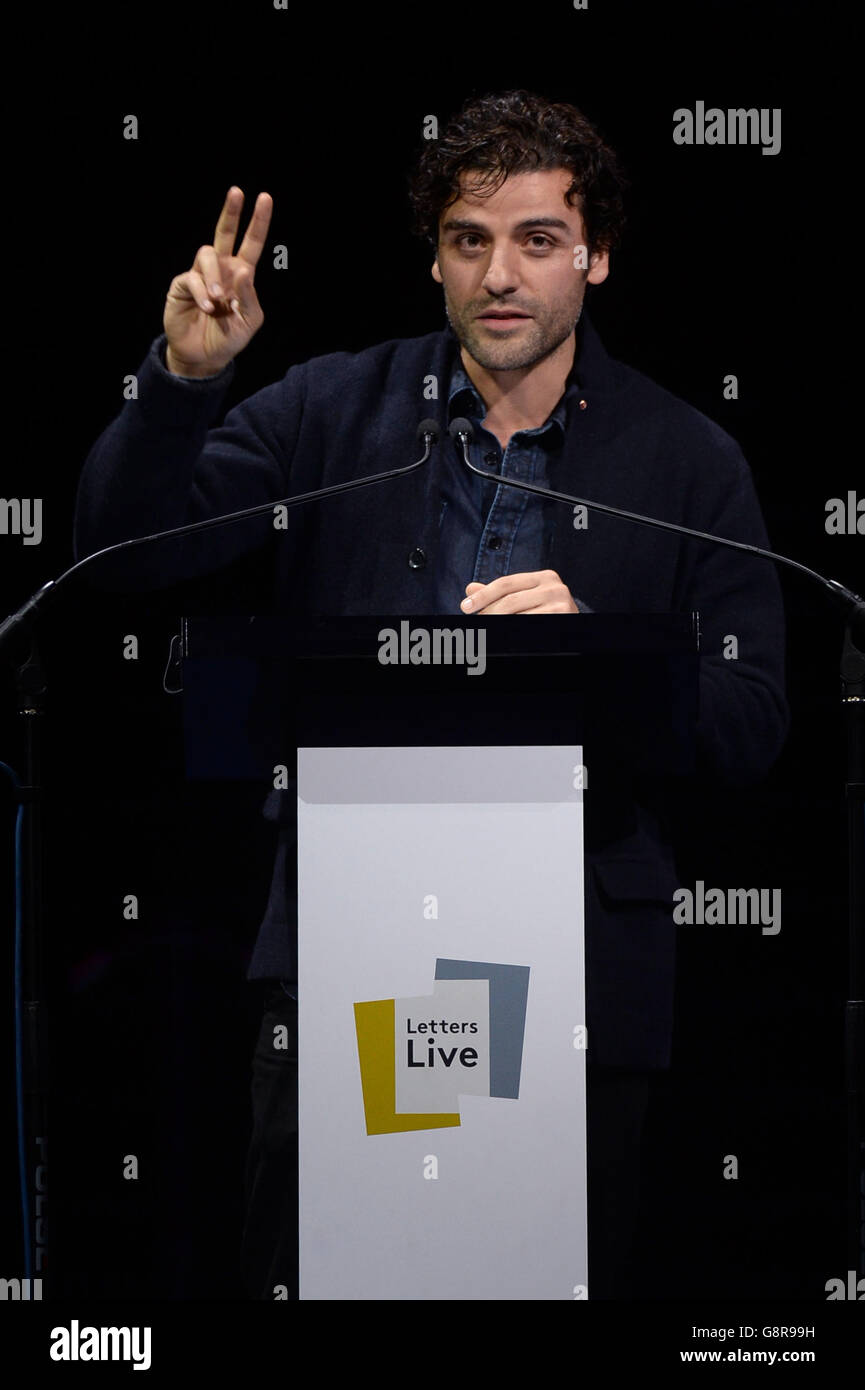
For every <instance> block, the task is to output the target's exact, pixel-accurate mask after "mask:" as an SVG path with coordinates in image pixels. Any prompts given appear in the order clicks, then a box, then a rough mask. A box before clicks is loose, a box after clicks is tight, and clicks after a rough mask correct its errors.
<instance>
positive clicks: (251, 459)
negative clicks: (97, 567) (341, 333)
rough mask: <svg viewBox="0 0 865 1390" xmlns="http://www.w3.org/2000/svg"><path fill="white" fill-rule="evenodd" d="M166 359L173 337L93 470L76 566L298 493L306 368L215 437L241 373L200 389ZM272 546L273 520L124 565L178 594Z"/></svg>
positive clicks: (142, 551) (77, 527)
mask: <svg viewBox="0 0 865 1390" xmlns="http://www.w3.org/2000/svg"><path fill="white" fill-rule="evenodd" d="M164 350H165V338H164V337H160V338H157V339H156V341H155V342H154V343H153V345H152V347H151V349H150V352H149V354H148V356H147V358H146V359H145V361H144V362H143V363H142V365H141V368H140V370H139V373H138V394H137V399H135V400H128V401H127V402H126V403H125V404H124V407H123V410H122V411H121V413H120V414H119V415H118V416H117V418H116V419H115V420H114V421H113V422H112V424H110V425H109V426H108V428H107V429H106V430H105V431H104V432H103V434H102V435H101V436H100V438H99V439H98V440H97V442H96V444H95V445H94V447H93V449H92V450H91V452H90V454H89V456H88V458H87V460H86V462H85V465H84V469H83V471H82V474H81V478H80V481H79V485H78V492H77V497H76V505H75V518H74V530H73V547H74V554H75V558H76V560H79V559H82V558H83V557H84V556H85V555H90V554H92V553H93V552H94V551H96V550H100V549H102V548H104V547H105V546H109V545H113V544H115V543H116V542H118V541H123V540H129V539H131V538H133V537H138V536H145V535H150V534H152V533H154V532H156V531H163V530H169V529H171V528H173V527H177V526H183V525H185V524H186V523H188V522H192V521H199V520H203V519H204V518H206V517H210V516H217V515H219V514H220V513H222V512H230V511H239V510H242V509H243V508H245V507H254V506H257V505H259V504H264V503H267V502H274V503H275V502H277V501H279V499H280V498H282V497H284V496H286V495H287V494H288V493H289V491H290V486H289V474H290V465H291V456H292V453H293V448H294V443H295V441H296V439H297V433H298V430H299V427H300V419H301V415H302V411H303V398H304V385H305V368H304V367H303V366H299V367H292V368H291V369H290V370H289V371H288V373H287V374H286V376H285V377H284V379H283V380H282V381H281V382H278V383H276V384H274V385H273V386H268V387H266V388H265V389H264V390H263V391H259V392H257V393H256V394H255V395H253V396H251V397H249V399H247V400H245V401H243V402H242V403H241V404H240V405H238V406H236V407H235V408H234V409H233V410H231V411H230V412H229V413H228V415H227V416H226V418H225V421H224V423H223V424H222V425H219V426H215V421H216V420H217V418H218V416H219V414H220V412H221V409H222V407H223V404H224V401H225V394H226V390H227V388H228V386H229V385H230V384H231V381H232V379H233V376H234V364H233V363H230V364H229V366H228V367H226V368H225V369H224V370H223V371H222V372H220V373H218V375H216V376H213V377H208V378H205V379H201V380H198V379H194V380H193V379H190V378H185V377H176V376H174V375H172V373H170V372H169V371H168V369H167V368H166V367H165V365H164ZM272 536H273V520H272V517H270V516H268V514H267V513H265V514H264V515H263V516H261V517H258V518H255V519H254V520H252V521H250V522H245V523H242V524H236V525H234V526H222V527H215V528H213V529H212V530H208V531H205V532H203V533H201V534H200V535H198V536H195V537H183V538H179V539H178V540H175V541H165V542H161V543H159V544H157V545H155V546H147V547H140V548H139V547H136V548H135V549H133V550H132V551H131V552H130V558H128V559H127V560H126V562H125V563H126V564H127V566H129V568H130V571H131V572H134V573H135V575H136V577H137V579H138V580H139V581H141V580H143V581H144V582H145V583H146V582H151V581H152V582H158V583H170V582H174V581H175V580H179V579H183V578H186V577H189V576H190V575H194V574H198V573H200V572H202V571H207V570H209V569H215V568H219V567H220V566H222V565H226V564H229V563H230V562H231V561H232V560H234V559H236V558H238V557H239V556H240V555H242V554H245V553H246V552H248V551H249V550H251V549H253V548H255V547H257V546H259V545H262V544H264V543H266V542H267V541H268V540H269V539H270V538H272ZM131 557H134V559H132V558H131Z"/></svg>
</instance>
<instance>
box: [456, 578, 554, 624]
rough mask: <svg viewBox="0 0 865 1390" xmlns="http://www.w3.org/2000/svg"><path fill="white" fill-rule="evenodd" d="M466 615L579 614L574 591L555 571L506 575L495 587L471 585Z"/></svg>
mask: <svg viewBox="0 0 865 1390" xmlns="http://www.w3.org/2000/svg"><path fill="white" fill-rule="evenodd" d="M466 595H467V597H466V598H464V599H463V601H462V603H461V604H460V608H461V609H462V611H463V612H464V613H485V614H486V613H579V611H580V610H579V608H578V607H577V605H576V604H575V603H574V597H573V594H572V593H571V591H570V589H569V588H568V587H567V585H566V584H565V583H564V581H563V580H561V579H560V578H559V576H558V575H557V574H556V572H555V570H536V571H535V573H533V574H503V575H502V576H501V578H500V579H494V580H493V581H492V583H491V584H467V585H466Z"/></svg>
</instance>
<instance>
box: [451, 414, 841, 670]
mask: <svg viewBox="0 0 865 1390" xmlns="http://www.w3.org/2000/svg"><path fill="white" fill-rule="evenodd" d="M448 434H449V435H450V437H451V439H452V440H453V441H454V443H455V444H456V445H457V447H458V448H459V449H461V451H462V457H463V462H464V463H465V465H466V467H467V468H468V469H469V470H470V471H471V472H472V473H476V474H477V476H478V477H479V478H488V479H489V480H490V482H493V483H501V484H502V485H503V486H504V487H515V488H519V490H520V491H521V492H531V493H534V494H535V496H536V497H547V498H550V499H552V501H554V502H563V503H565V504H566V505H567V506H569V507H585V508H587V510H588V511H594V512H603V513H605V514H606V515H607V516H617V517H621V518H622V520H624V521H634V522H636V523H637V524H638V525H640V526H653V527H655V528H656V529H657V530H659V531H675V532H676V533H677V534H678V535H680V536H688V537H690V538H692V539H694V540H698V541H708V542H709V543H710V544H711V545H720V546H726V547H727V548H728V549H729V550H742V551H744V552H745V553H746V554H748V555H759V556H760V558H761V559H764V560H773V561H774V562H775V563H776V564H781V565H789V566H790V568H791V569H794V570H798V571H799V573H800V574H806V575H808V577H809V579H816V580H817V582H818V583H819V584H822V586H823V588H824V589H826V590H828V592H829V593H830V594H831V595H832V598H833V600H835V602H836V603H838V602H840V603H841V604H842V605H843V607H844V608H845V610H846V617H847V621H848V623H849V624H850V632H851V634H852V637H853V640H854V642H855V643H856V645H857V646H858V647H860V648H861V649H865V599H863V598H861V597H860V595H859V594H855V593H853V591H852V589H848V588H846V587H845V585H843V584H839V582H838V580H837V579H827V578H826V576H825V575H822V574H818V573H817V571H816V570H812V569H809V567H808V566H807V565H803V564H800V562H799V561H798V560H791V559H790V557H789V556H788V555H779V554H777V553H776V551H774V550H765V549H763V547H762V546H759V545H749V544H748V543H747V542H746V541H734V540H731V539H730V537H729V536H715V535H713V534H712V533H711V532H709V531H695V530H694V529H693V527H691V526H680V525H679V524H678V523H677V522H675V521H661V520H660V519H659V518H658V517H654V516H643V515H641V513H639V512H626V511H625V510H624V509H623V508H622V507H611V506H609V505H608V504H607V503H605V502H590V501H589V499H588V498H586V497H571V496H570V494H569V493H567V492H555V491H553V489H552V488H545V487H539V486H538V484H537V483H524V482H520V481H517V479H516V478H505V477H503V476H502V475H501V474H500V473H486V472H485V471H484V470H483V469H482V468H477V467H475V465H474V464H473V463H472V461H471V459H470V458H469V444H471V442H472V440H473V439H474V437H475V430H474V426H473V424H472V422H471V420H466V419H465V417H464V416H462V415H458V416H457V417H456V418H455V419H453V420H451V422H450V425H449V426H448Z"/></svg>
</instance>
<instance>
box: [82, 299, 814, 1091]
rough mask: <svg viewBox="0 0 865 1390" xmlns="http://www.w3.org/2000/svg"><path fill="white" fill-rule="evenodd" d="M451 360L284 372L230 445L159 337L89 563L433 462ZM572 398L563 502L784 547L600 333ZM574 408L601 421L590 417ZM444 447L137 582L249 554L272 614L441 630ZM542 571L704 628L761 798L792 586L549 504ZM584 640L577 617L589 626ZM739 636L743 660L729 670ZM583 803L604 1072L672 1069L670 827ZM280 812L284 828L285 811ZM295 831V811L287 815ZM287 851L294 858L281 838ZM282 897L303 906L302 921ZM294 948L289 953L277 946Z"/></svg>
mask: <svg viewBox="0 0 865 1390" xmlns="http://www.w3.org/2000/svg"><path fill="white" fill-rule="evenodd" d="M458 346H459V345H458V343H457V340H456V338H455V337H454V335H453V333H452V332H451V330H450V329H449V328H448V329H445V330H443V331H441V332H437V333H430V334H427V335H426V336H424V337H421V338H414V339H407V340H402V339H400V340H394V341H391V342H386V343H382V344H379V345H377V346H375V347H372V348H368V349H366V350H365V351H363V352H360V353H356V354H349V353H345V352H338V353H332V354H328V355H327V356H323V357H318V358H314V359H312V360H311V361H309V362H305V363H302V364H299V365H297V366H294V367H291V368H290V369H289V371H288V372H287V373H286V375H285V377H284V378H283V379H282V380H281V381H280V382H277V383H275V384H274V385H272V386H268V387H266V388H265V389H264V390H262V391H259V392H257V393H256V394H255V395H253V396H252V397H250V398H249V399H248V400H246V401H244V402H242V403H241V404H240V405H238V406H236V407H235V408H234V409H233V410H231V411H230V412H229V413H228V415H227V416H226V418H225V421H224V423H223V424H222V425H220V426H218V427H215V428H214V426H215V423H216V420H217V418H218V416H219V413H220V408H221V406H222V403H223V399H224V394H225V387H226V386H227V385H228V383H229V382H230V380H231V377H232V373H233V368H232V367H231V366H229V367H228V368H226V370H225V371H224V372H222V373H220V374H219V376H217V377H212V378H209V379H206V380H203V381H197V380H196V381H193V380H182V379H179V378H176V377H173V376H172V375H171V374H170V373H169V372H168V371H167V370H166V369H165V367H164V364H163V353H164V339H157V340H156V342H155V343H154V344H153V346H152V348H151V351H150V354H149V356H148V358H147V359H146V361H145V362H144V363H143V364H142V367H141V369H140V371H139V374H138V398H137V400H135V401H128V402H127V403H126V404H125V406H124V408H123V411H122V412H121V414H120V416H119V417H118V418H117V419H116V420H115V421H114V422H113V423H112V424H111V425H110V426H109V427H108V429H107V430H106V431H105V432H104V434H103V435H102V436H101V437H100V439H99V440H98V441H97V443H96V445H95V446H94V448H93V450H92V452H91V454H90V456H89V457H88V459H87V462H86V464H85V467H84V470H83V474H82V477H81V481H80V485H79V492H78V500H77V507H76V516H75V536H74V542H75V553H76V558H80V557H82V556H83V555H86V554H89V553H90V552H91V551H93V550H96V549H99V548H101V547H103V546H106V545H110V544H111V543H112V542H114V541H118V540H123V539H127V538H129V537H132V536H136V535H144V534H147V533H150V532H154V531H157V530H162V529H168V528H170V527H173V526H179V525H181V524H183V523H184V522H186V521H193V520H196V519H198V518H202V517H206V516H210V515H215V514H218V513H220V512H226V511H232V510H236V509H241V508H243V507H249V506H254V505H256V504H257V503H265V502H274V501H277V500H278V499H279V498H280V497H283V496H287V495H289V494H290V493H299V492H307V491H311V490H313V489H315V488H319V487H326V486H328V485H330V484H332V483H336V482H339V481H342V480H344V479H346V478H350V477H354V476H362V475H364V474H371V473H376V472H381V471H383V470H385V469H389V468H397V467H400V466H404V465H405V464H406V463H409V462H411V461H412V460H413V459H415V458H417V457H418V444H417V439H416V432H417V426H418V422H419V421H420V420H421V419H422V418H424V417H425V416H429V415H440V416H441V419H442V423H443V424H446V420H445V418H444V408H445V402H444V400H441V401H439V400H438V398H437V393H438V396H441V397H444V396H445V395H446V385H447V382H448V380H449V377H450V366H451V363H452V361H453V354H454V353H455V352H456V351H458ZM573 382H577V383H578V386H579V390H578V391H576V392H575V391H570V390H569V391H568V393H567V397H568V413H567V426H566V434H565V442H564V446H563V448H562V450H561V452H560V453H559V454H558V455H557V456H556V457H555V458H554V459H552V460H551V464H550V469H549V484H550V486H551V487H552V488H554V489H557V490H559V491H563V492H568V493H571V494H575V495H577V496H583V497H587V498H590V499H593V500H596V501H598V502H605V503H609V504H611V505H613V506H619V507H623V508H625V509H627V510H631V511H637V512H647V513H649V514H652V515H655V516H658V517H661V518H663V519H666V520H670V521H673V522H678V523H680V524H683V525H686V526H691V527H694V528H696V529H698V530H702V531H713V532H715V533H717V534H719V535H723V536H729V537H732V538H733V539H737V540H745V541H749V542H752V543H754V544H757V545H763V546H765V545H767V544H768V541H767V537H766V533H765V528H764V525H763V520H762V517H761V514H760V508H759V504H758V502H757V498H756V495H755V492H754V487H753V483H752V480H751V475H750V470H749V468H748V466H747V464H746V462H745V460H744V458H743V456H742V453H741V451H740V449H739V447H738V446H737V444H736V443H735V441H734V440H733V439H731V438H730V436H729V435H727V434H726V433H725V432H724V431H723V430H722V429H721V428H720V427H719V426H718V425H716V424H714V423H713V422H712V421H711V420H709V419H707V418H706V417H705V416H703V415H701V414H700V413H699V412H698V411H696V410H694V409H693V408H692V407H690V406H688V405H687V404H685V403H684V402H682V401H680V400H678V399H677V398H676V397H674V396H673V395H671V394H670V393H669V392H667V391H665V390H663V389H662V388H661V387H659V386H657V385H656V384H654V383H653V382H652V381H650V380H649V379H648V378H647V377H645V376H643V375H642V374H641V373H639V372H637V371H634V370H633V369H631V368H629V367H626V366H624V365H623V364H621V363H619V362H616V361H614V360H613V359H611V358H610V357H609V356H608V355H607V353H606V352H605V350H604V348H603V346H602V344H601V342H600V340H599V338H598V336H597V333H596V332H595V330H594V328H593V327H592V325H591V323H590V321H589V320H588V318H587V317H586V315H585V314H584V316H583V319H582V321H581V324H580V326H579V327H578V330H577V353H576V357H575V362H574V369H573V372H572V375H571V379H570V382H569V385H571V384H573ZM580 401H583V402H585V405H584V406H583V407H581V406H580ZM457 466H458V463H457V460H456V456H455V454H454V453H453V446H452V445H451V443H450V441H449V440H446V441H445V442H444V444H443V445H442V446H440V447H439V448H437V449H435V450H434V452H433V456H432V460H431V462H430V464H428V465H427V467H426V468H424V469H421V470H418V471H417V472H416V473H413V474H410V475H409V476H408V477H407V478H402V479H399V480H397V481H395V482H393V483H389V484H387V485H386V487H387V490H388V496H387V498H386V499H385V498H384V496H383V492H382V488H380V487H377V488H369V489H360V490H358V491H357V492H352V493H350V494H348V495H347V496H346V497H337V498H333V499H329V500H328V501H327V502H325V503H315V504H312V505H311V506H306V507H299V508H296V509H293V510H291V511H290V512H289V513H288V530H287V531H275V530H274V527H273V525H272V518H270V517H268V516H267V515H265V516H264V517H263V518H260V519H256V520H255V521H253V522H250V523H244V525H243V526H241V527H233V528H225V529H222V528H220V529H218V530H215V531H211V532H206V533H204V534H203V535H202V536H200V537H196V538H187V539H185V540H183V541H182V542H181V543H179V544H178V543H176V542H171V543H166V544H164V545H159V546H157V547H154V548H152V549H150V550H149V551H144V550H142V551H141V552H139V554H138V555H137V556H136V560H135V563H136V566H137V569H138V573H139V575H140V583H141V584H142V585H147V584H158V583H163V584H164V583H168V582H176V581H177V580H180V579H182V578H186V577H189V576H192V575H197V574H200V573H202V572H206V571H207V570H208V569H211V568H216V567H218V566H221V565H224V564H227V563H229V562H230V561H232V560H234V559H236V558H238V557H239V556H240V555H241V554H244V553H246V552H247V551H249V550H250V549H251V548H252V547H256V546H261V545H266V546H270V547H272V551H273V565H272V573H273V584H274V594H273V598H274V608H275V610H276V611H280V610H281V611H285V612H301V613H309V614H349V615H351V614H358V615H363V614H382V613H393V614H398V613H405V614H430V613H434V612H435V611H436V609H435V606H434V592H435V587H434V576H435V562H436V545H437V536H438V524H439V517H440V511H441V507H440V489H441V478H442V476H443V474H442V470H443V469H448V468H454V467H457ZM546 551H547V554H546V567H548V568H550V569H553V570H556V571H557V572H558V574H559V575H560V576H561V577H562V579H563V580H564V581H565V583H566V584H567V585H568V587H569V588H570V590H571V592H572V593H573V594H578V595H579V596H580V599H581V600H584V601H585V603H586V604H587V605H588V607H589V608H591V609H592V610H594V611H595V612H598V613H603V612H638V613H639V612H646V613H667V612H690V611H692V610H698V611H699V612H700V615H701V627H702V656H701V669H700V714H699V722H698V740H699V755H700V762H701V766H702V768H703V769H704V770H705V771H707V772H708V773H710V774H711V775H712V776H714V777H717V778H718V779H720V780H721V781H723V782H725V783H727V784H731V785H746V784H747V783H749V782H752V781H754V780H755V779H757V778H759V777H760V776H761V775H762V774H763V773H764V772H765V771H766V770H767V768H768V767H769V766H770V765H771V763H772V762H773V761H774V759H775V758H776V757H777V755H778V752H779V751H780V748H781V746H782V744H783V740H784V737H785V734H786V729H787V721H788V714H787V707H786V701H785V696H784V673H783V667H784V629H783V610H782V605H781V597H780V588H779V584H778V581H777V577H776V575H775V572H774V568H773V566H772V565H771V564H770V563H769V562H767V561H764V560H758V559H754V558H749V557H748V556H746V555H743V554H737V553H736V552H733V551H727V550H724V549H721V548H719V547H712V546H709V545H708V544H706V543H704V542H699V541H690V540H686V539H684V538H682V537H678V536H676V535H674V534H672V533H665V532H660V531H655V530H650V529H649V528H647V527H641V526H636V525H634V524H632V523H627V522H623V521H619V520H616V519H615V518H612V517H606V516H603V515H600V514H599V513H592V514H590V517H589V523H588V526H587V528H586V529H584V530H575V529H574V526H573V518H572V515H571V513H570V510H569V508H567V507H565V506H559V507H554V508H553V518H552V525H550V526H548V527H547V535H546ZM574 621H575V622H578V621H579V617H578V616H576V615H575V617H574ZM731 635H732V636H735V638H736V639H737V643H738V659H736V660H729V659H726V658H725V657H724V655H723V651H724V640H725V638H727V637H728V636H731ZM590 805H591V798H589V797H588V796H587V801H586V855H587V860H588V862H589V865H590V867H591V871H590V872H588V873H587V875H586V884H587V890H586V892H587V897H586V972H587V995H588V1025H589V1053H590V1055H591V1058H592V1060H593V1061H594V1062H595V1063H600V1064H604V1065H614V1066H630V1067H647V1068H655V1067H664V1066H666V1065H668V1063H669V1056H670V1041H671V1035H672V990H673V969H674V942H675V928H674V926H673V923H672V894H673V891H674V889H675V887H676V886H677V884H678V878H677V875H676V871H675V867H674V861H673V853H672V847H671V846H670V844H669V843H668V842H667V840H666V837H665V834H664V831H663V829H662V820H661V818H660V817H659V815H658V811H657V808H655V807H653V806H652V805H650V804H646V802H645V800H641V799H640V798H639V797H638V796H636V795H635V796H634V797H633V798H620V799H619V801H618V803H617V804H615V805H610V804H608V805H606V806H603V807H602V806H601V805H600V804H597V807H596V812H595V813H594V815H592V813H591V812H590ZM273 813H274V812H273V808H272V807H271V814H273ZM280 818H283V819H285V820H286V822H287V821H289V820H290V819H291V814H290V812H289V813H288V814H286V815H281V817H280ZM280 845H281V855H282V856H283V859H285V861H286V862H287V857H290V844H289V843H287V839H286V836H285V835H283V837H282V839H281V841H280ZM285 878H286V866H285V862H282V863H281V862H279V861H278V863H277V869H276V873H275V876H274V887H273V890H272V893H271V901H270V904H269V907H268V912H267V915H266V918H265V922H264V923H263V926H262V933H261V935H260V940H259V947H258V949H257V952H256V958H254V961H253V967H252V972H251V973H253V974H271V973H272V974H282V975H290V973H291V959H290V956H291V946H290V934H291V926H292V923H291V920H290V918H291V915H292V903H291V901H290V880H291V874H290V872H288V874H287V878H288V880H289V886H288V889H286V882H285ZM287 896H288V901H287ZM279 942H282V943H283V948H282V949H280V948H279V946H278V944H277V943H279Z"/></svg>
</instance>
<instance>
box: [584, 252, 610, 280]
mask: <svg viewBox="0 0 865 1390" xmlns="http://www.w3.org/2000/svg"><path fill="white" fill-rule="evenodd" d="M609 273H610V253H609V251H593V252H592V259H591V261H590V262H589V272H588V274H587V275H586V281H587V283H588V284H590V285H600V284H602V283H603V281H604V280H606V278H607V276H608V275H609Z"/></svg>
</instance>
